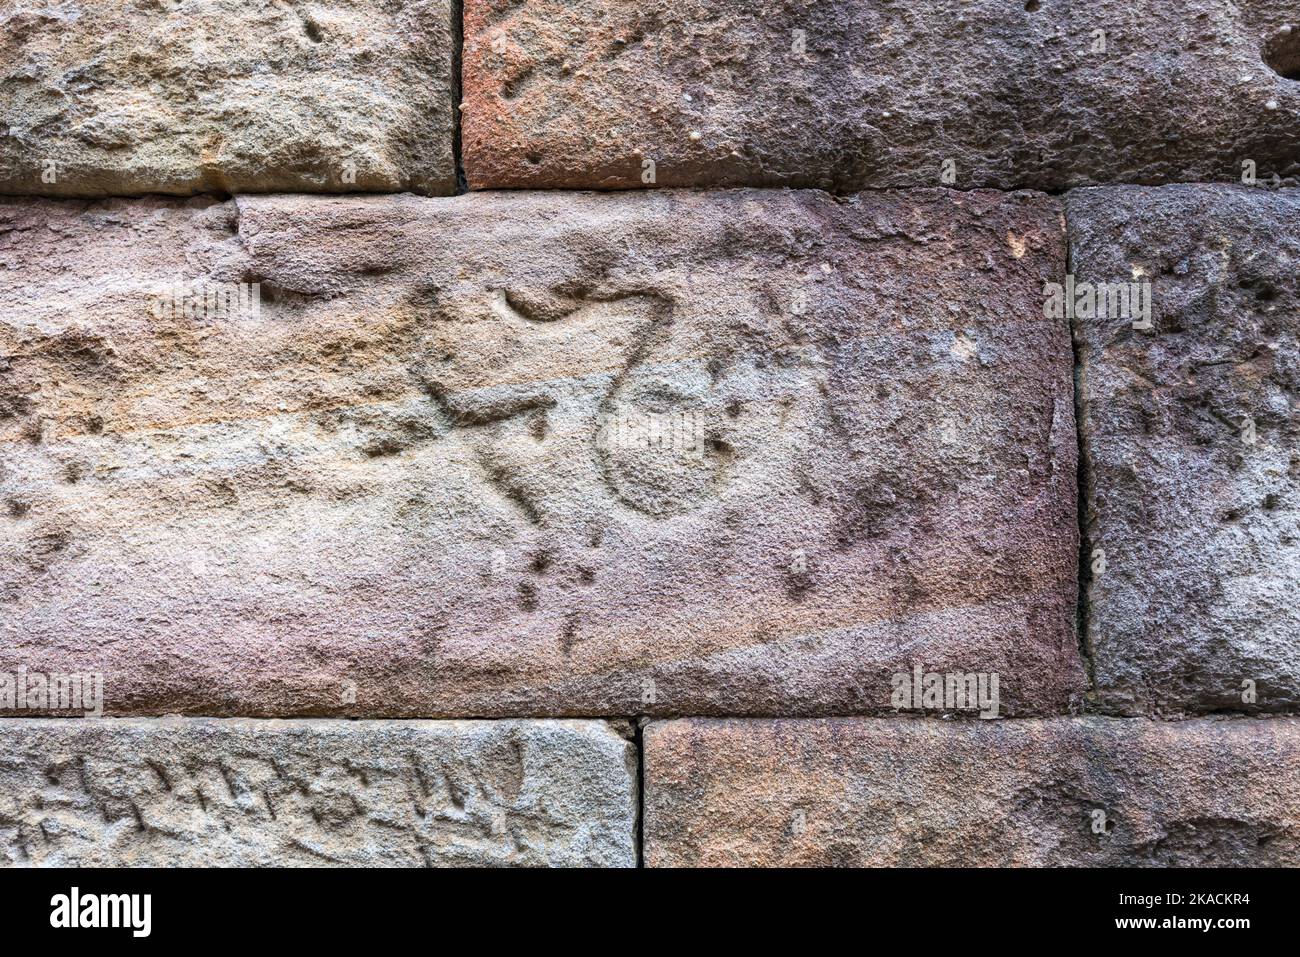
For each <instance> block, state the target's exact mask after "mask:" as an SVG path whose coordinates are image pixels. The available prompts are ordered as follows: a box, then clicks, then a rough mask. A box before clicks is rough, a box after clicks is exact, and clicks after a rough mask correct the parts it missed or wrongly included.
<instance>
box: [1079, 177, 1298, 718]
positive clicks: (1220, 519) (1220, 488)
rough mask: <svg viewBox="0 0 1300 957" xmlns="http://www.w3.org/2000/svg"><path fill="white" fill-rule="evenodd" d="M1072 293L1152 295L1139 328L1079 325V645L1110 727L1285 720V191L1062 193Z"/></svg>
mask: <svg viewBox="0 0 1300 957" xmlns="http://www.w3.org/2000/svg"><path fill="white" fill-rule="evenodd" d="M1068 207H1069V221H1070V233H1071V262H1072V264H1073V265H1072V268H1073V269H1074V271H1075V273H1076V274H1077V277H1076V279H1077V281H1078V282H1079V283H1085V282H1087V283H1090V284H1093V285H1096V284H1101V283H1107V284H1115V283H1133V282H1135V281H1136V282H1138V283H1150V287H1149V288H1150V295H1151V303H1152V310H1151V316H1150V326H1151V328H1150V329H1143V328H1134V325H1135V321H1136V323H1137V325H1138V326H1144V325H1146V323H1145V322H1143V320H1142V318H1141V317H1140V316H1139V317H1136V320H1135V318H1134V317H1132V316H1131V315H1130V316H1126V315H1123V314H1121V310H1118V309H1109V310H1097V312H1098V314H1097V315H1095V316H1084V315H1080V316H1078V317H1077V318H1076V319H1075V321H1074V328H1075V334H1076V336H1077V338H1078V341H1079V360H1080V376H1079V390H1080V402H1081V408H1082V433H1083V447H1084V450H1085V454H1086V465H1085V473H1086V475H1087V476H1088V480H1087V483H1086V484H1087V487H1086V489H1085V496H1086V507H1087V508H1086V537H1087V547H1088V550H1089V553H1090V556H1091V560H1090V561H1089V562H1088V565H1089V568H1088V569H1086V570H1085V574H1086V575H1087V576H1088V578H1089V579H1090V582H1089V584H1088V587H1087V594H1086V598H1087V621H1088V627H1087V646H1088V650H1089V652H1090V655H1091V659H1092V667H1093V671H1094V673H1095V678H1096V693H1097V695H1098V698H1099V702H1100V704H1101V706H1102V707H1104V708H1106V709H1108V710H1113V711H1117V712H1121V713H1144V712H1153V711H1154V712H1180V711H1188V712H1204V711H1213V710H1219V709H1238V710H1240V709H1246V710H1264V711H1282V710H1295V709H1297V708H1300V601H1298V600H1297V597H1298V596H1300V415H1298V414H1297V413H1300V279H1298V278H1297V266H1298V264H1300V191H1292V190H1282V191H1270V190H1265V189H1260V188H1255V189H1249V188H1246V187H1214V186H1190V185H1188V186H1169V187H1164V188H1159V189H1156V188H1104V189H1090V190H1081V191H1078V192H1074V193H1071V194H1070V197H1069V199H1068Z"/></svg>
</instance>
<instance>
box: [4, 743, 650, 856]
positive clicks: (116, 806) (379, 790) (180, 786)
mask: <svg viewBox="0 0 1300 957" xmlns="http://www.w3.org/2000/svg"><path fill="white" fill-rule="evenodd" d="M0 730H3V734H0V864H7V865H17V866H48V867H69V866H81V867H125V866H152V867H161V866H168V867H170V866H220V867H254V866H260V867H267V866H273V867H292V866H311V867H320V866H329V865H347V866H372V867H373V866H388V867H419V866H429V867H437V866H484V865H490V866H503V865H516V866H534V867H536V866H561V867H565V866H603V867H632V866H635V863H636V847H635V829H636V815H637V784H636V755H635V749H634V747H633V745H632V743H631V742H630V741H629V740H627V737H626V736H625V733H620V732H619V731H618V730H617V729H616V728H614V727H613V726H611V725H608V724H605V723H604V722H599V721H400V722H389V721H365V722H352V721H293V722H289V721H249V720H240V719H228V720H217V719H162V720H131V719H127V720H111V721H96V720H77V719H69V720H61V719H34V720H23V719H7V720H5V721H4V724H3V727H2V728H0ZM622 730H623V732H626V731H627V730H628V729H627V728H623V729H622Z"/></svg>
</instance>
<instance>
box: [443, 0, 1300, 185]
mask: <svg viewBox="0 0 1300 957" xmlns="http://www.w3.org/2000/svg"><path fill="white" fill-rule="evenodd" d="M1289 22H1290V23H1291V24H1292V25H1294V26H1295V27H1296V29H1295V30H1293V31H1289V30H1287V27H1288V23H1289ZM800 31H801V32H800ZM1097 31H1104V36H1101V35H1099V34H1098V33H1097ZM465 39H466V43H465V54H464V60H465V70H464V75H465V112H464V114H463V122H464V147H465V170H466V175H467V176H468V179H469V182H470V185H471V187H477V188H490V187H520V186H528V187H569V186H590V187H619V188H626V187H641V186H643V185H645V181H644V179H643V173H644V172H646V169H645V167H644V165H643V164H644V163H645V161H653V163H654V164H655V169H654V173H655V183H656V184H657V185H659V186H697V185H772V186H775V185H785V186H815V187H822V188H833V189H839V190H852V189H860V188H863V187H882V186H917V185H922V186H935V185H939V184H940V182H941V179H940V175H941V172H942V166H943V164H944V162H945V161H946V160H952V161H954V162H955V173H956V180H955V185H957V186H963V187H969V186H994V187H999V188H1015V187H1034V188H1049V189H1058V188H1063V187H1066V186H1073V185H1082V184H1088V183H1095V182H1111V181H1128V182H1144V183H1160V182H1168V181H1189V180H1218V181H1222V180H1236V179H1238V178H1239V177H1240V176H1241V173H1242V167H1241V163H1242V161H1243V160H1246V159H1253V160H1254V162H1255V163H1256V166H1257V171H1258V174H1259V175H1260V176H1261V177H1263V176H1271V175H1272V174H1273V173H1278V174H1280V175H1281V176H1291V177H1293V176H1295V175H1296V174H1297V173H1300V133H1298V132H1297V131H1300V122H1297V120H1298V118H1300V83H1297V82H1296V78H1297V77H1300V18H1297V14H1296V10H1295V8H1294V7H1288V6H1286V5H1280V4H1275V3H1266V2H1264V0H1244V2H1242V3H1236V4H1229V5H1225V4H1222V3H1219V2H1217V0H1087V2H1086V3H1085V2H1074V3H1070V2H1064V0H1042V2H1038V0H1034V2H1032V3H1015V2H1007V0H938V2H935V0H902V2H892V3H880V2H878V0H847V2H846V0H815V2H811V3H808V2H804V0H764V2H762V3H758V2H753V0H749V2H740V3H737V2H735V0H726V2H720V0H682V2H677V3H672V4H649V5H646V4H629V3H619V2H612V0H540V2H531V3H527V4H519V3H515V2H512V0H466V3H465ZM1101 41H1104V46H1105V49H1104V51H1102V50H1101V49H1099V46H1100V45H1101ZM943 182H947V181H943Z"/></svg>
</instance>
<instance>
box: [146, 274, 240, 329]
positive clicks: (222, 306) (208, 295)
mask: <svg viewBox="0 0 1300 957" xmlns="http://www.w3.org/2000/svg"><path fill="white" fill-rule="evenodd" d="M151 308H152V310H153V315H154V318H155V319H194V320H198V321H205V320H206V321H211V320H225V319H256V318H257V317H258V316H260V315H261V313H262V286H261V283H256V282H253V283H247V282H218V283H209V282H187V281H184V280H182V281H178V282H175V283H172V284H171V285H170V286H168V287H167V288H166V289H165V290H163V291H162V292H159V293H157V294H156V295H155V296H154V297H153V302H152V303H151Z"/></svg>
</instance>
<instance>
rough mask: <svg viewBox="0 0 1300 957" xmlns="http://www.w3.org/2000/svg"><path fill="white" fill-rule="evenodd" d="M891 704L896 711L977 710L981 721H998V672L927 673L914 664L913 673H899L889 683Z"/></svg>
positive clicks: (921, 666)
mask: <svg viewBox="0 0 1300 957" xmlns="http://www.w3.org/2000/svg"><path fill="white" fill-rule="evenodd" d="M890 684H891V685H892V686H893V689H894V690H893V693H892V694H891V695H890V697H889V703H890V705H891V706H892V707H893V708H894V710H896V711H978V712H979V716H980V717H981V718H996V717H997V716H998V711H999V708H1000V704H999V700H998V673H997V672H996V671H993V672H987V671H950V672H947V673H946V674H945V673H942V672H938V671H926V670H925V667H924V666H923V665H913V666H912V670H911V671H910V672H907V671H899V672H896V673H895V674H894V676H893V678H892V679H891V681H890Z"/></svg>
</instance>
